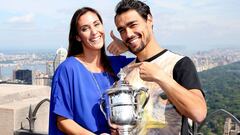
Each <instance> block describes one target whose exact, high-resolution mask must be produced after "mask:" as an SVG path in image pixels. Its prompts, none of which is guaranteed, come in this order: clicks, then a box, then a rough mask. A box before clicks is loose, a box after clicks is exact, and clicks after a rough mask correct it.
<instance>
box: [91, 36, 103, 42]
mask: <svg viewBox="0 0 240 135" xmlns="http://www.w3.org/2000/svg"><path fill="white" fill-rule="evenodd" d="M100 38H101V37H100V36H99V37H96V38H93V39H91V40H90V41H91V42H96V41H98V40H99V39H100Z"/></svg>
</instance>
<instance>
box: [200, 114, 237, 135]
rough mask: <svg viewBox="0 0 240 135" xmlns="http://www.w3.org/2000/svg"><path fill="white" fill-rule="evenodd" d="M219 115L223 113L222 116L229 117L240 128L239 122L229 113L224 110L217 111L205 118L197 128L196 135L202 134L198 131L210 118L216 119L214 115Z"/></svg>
mask: <svg viewBox="0 0 240 135" xmlns="http://www.w3.org/2000/svg"><path fill="white" fill-rule="evenodd" d="M219 113H223V114H226V115H227V116H229V117H230V118H232V120H233V121H234V122H235V123H236V124H237V125H238V126H239V127H240V121H239V120H238V119H237V118H236V117H235V116H234V115H233V114H231V113H230V112H228V111H226V110H224V109H219V110H216V111H214V112H212V113H210V114H209V115H208V116H207V118H206V119H205V120H204V121H203V122H202V123H201V124H200V125H199V126H198V128H197V133H196V134H197V135H202V133H200V130H201V128H202V127H203V126H204V124H205V123H206V122H207V121H208V120H209V119H210V118H211V119H213V118H214V117H216V116H217V115H216V114H219Z"/></svg>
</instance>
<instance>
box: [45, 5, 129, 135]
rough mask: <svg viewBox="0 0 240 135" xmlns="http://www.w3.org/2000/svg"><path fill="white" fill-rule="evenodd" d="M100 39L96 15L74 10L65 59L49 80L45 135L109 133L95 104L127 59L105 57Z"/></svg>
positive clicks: (86, 9)
mask: <svg viewBox="0 0 240 135" xmlns="http://www.w3.org/2000/svg"><path fill="white" fill-rule="evenodd" d="M104 40H105V34H104V29H103V22H102V19H101V17H100V15H99V13H98V12H97V11H96V10H94V9H92V8H89V7H84V8H81V9H79V10H77V11H76V12H75V13H74V15H73V17H72V20H71V25H70V32H69V48H68V56H67V59H66V60H65V61H64V62H63V63H62V64H61V65H60V66H59V67H58V68H57V70H56V71H55V74H54V77H53V82H52V91H51V103H50V122H49V135H61V134H86V135H91V134H106V133H107V134H109V133H110V128H109V126H108V123H107V120H106V119H105V117H104V115H103V113H102V112H101V111H100V108H99V101H100V99H101V96H102V94H103V93H104V92H105V91H106V90H107V89H108V88H110V86H111V85H112V84H113V82H114V81H116V77H115V75H114V74H116V73H117V72H118V71H119V69H120V67H123V66H125V65H127V64H128V63H129V62H130V61H131V60H130V59H126V58H125V57H120V56H119V57H111V58H109V57H107V56H106V54H105V49H104ZM111 67H113V68H111Z"/></svg>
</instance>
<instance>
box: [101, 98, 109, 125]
mask: <svg viewBox="0 0 240 135" xmlns="http://www.w3.org/2000/svg"><path fill="white" fill-rule="evenodd" d="M104 106H106V104H105V100H104V99H103V98H101V99H100V110H101V112H102V113H103V115H104V116H105V118H106V120H108V119H107V114H106V112H105V111H104Z"/></svg>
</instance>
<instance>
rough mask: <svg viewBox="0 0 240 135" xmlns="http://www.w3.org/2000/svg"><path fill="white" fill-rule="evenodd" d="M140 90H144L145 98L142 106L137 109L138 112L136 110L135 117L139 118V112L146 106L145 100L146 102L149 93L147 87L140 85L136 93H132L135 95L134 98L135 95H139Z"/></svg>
mask: <svg viewBox="0 0 240 135" xmlns="http://www.w3.org/2000/svg"><path fill="white" fill-rule="evenodd" d="M141 92H144V93H145V95H146V98H145V101H144V102H143V104H142V106H141V109H140V110H138V111H139V112H137V114H138V115H137V119H140V113H142V111H143V109H144V107H145V106H146V104H147V102H148V100H149V97H150V96H149V94H148V89H147V88H145V87H141V88H140V89H138V90H137V91H136V93H135V95H134V97H135V99H136V96H137V95H139V93H141Z"/></svg>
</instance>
